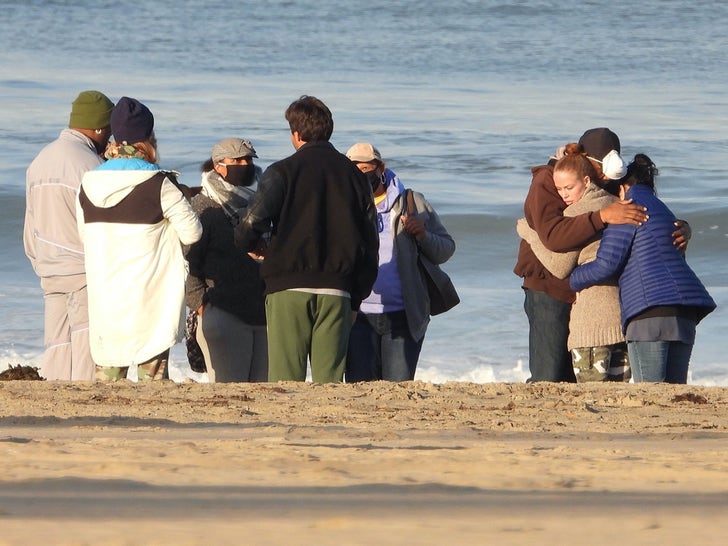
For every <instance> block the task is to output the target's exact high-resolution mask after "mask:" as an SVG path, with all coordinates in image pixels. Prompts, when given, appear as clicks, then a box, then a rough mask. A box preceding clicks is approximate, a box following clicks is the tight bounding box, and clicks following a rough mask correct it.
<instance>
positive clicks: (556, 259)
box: [516, 218, 579, 279]
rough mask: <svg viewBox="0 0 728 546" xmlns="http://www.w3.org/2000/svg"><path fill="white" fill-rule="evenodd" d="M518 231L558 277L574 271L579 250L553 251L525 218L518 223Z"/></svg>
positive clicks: (564, 276) (541, 260)
mask: <svg viewBox="0 0 728 546" xmlns="http://www.w3.org/2000/svg"><path fill="white" fill-rule="evenodd" d="M516 231H517V232H518V235H520V236H521V238H522V239H523V240H525V241H526V242H527V243H528V244H529V245H530V246H531V250H533V253H534V254H535V255H536V258H538V261H539V262H541V263H542V264H543V266H544V267H545V268H546V269H548V271H549V272H550V273H551V274H552V275H553V276H554V277H556V278H558V279H565V278H566V277H568V276H569V273H571V272H572V271H573V269H574V268H575V267H576V264H577V262H578V260H579V251H578V250H571V251H568V252H551V251H550V250H549V249H547V248H546V247H545V246H544V244H543V243H542V242H541V239H539V238H538V234H537V233H536V231H535V230H533V229H531V226H529V225H528V222H527V221H526V219H525V218H520V219H519V220H518V222H517V223H516Z"/></svg>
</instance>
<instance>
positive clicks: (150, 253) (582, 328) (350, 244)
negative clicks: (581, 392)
mask: <svg viewBox="0 0 728 546" xmlns="http://www.w3.org/2000/svg"><path fill="white" fill-rule="evenodd" d="M285 119H286V121H287V122H288V126H289V129H290V135H291V143H292V145H293V147H294V149H295V152H294V153H293V154H292V155H290V156H289V157H287V158H285V159H282V160H280V161H277V162H274V163H273V164H271V165H270V166H269V167H268V168H267V169H266V170H265V171H262V169H261V168H260V167H258V166H257V165H255V163H254V160H255V158H257V157H258V155H257V152H256V150H255V148H254V146H253V144H252V143H251V142H250V141H249V140H245V139H240V138H232V137H231V138H225V139H223V140H221V141H219V142H217V143H216V144H215V145H214V146H213V147H212V151H211V154H210V157H209V159H207V160H206V161H205V162H204V163H203V164H202V176H201V182H200V185H199V186H194V187H190V186H187V185H182V184H180V182H179V181H178V176H179V173H176V172H174V171H169V170H164V169H162V168H161V167H160V166H159V165H158V151H157V140H156V137H155V133H154V116H153V114H152V112H151V111H150V110H149V108H147V106H146V105H144V104H143V103H141V102H140V101H139V100H137V99H134V98H130V97H122V98H121V99H119V101H118V102H117V103H116V104H114V103H113V102H112V101H111V100H110V99H109V98H108V97H106V96H105V95H104V94H103V93H100V92H98V91H84V92H82V93H80V94H79V95H78V97H77V98H76V100H74V101H73V103H72V109H71V114H70V119H69V124H68V128H67V129H63V131H61V134H60V135H59V137H58V138H57V139H56V140H55V141H53V142H52V143H51V144H49V145H47V146H46V147H45V148H44V149H43V150H41V152H40V153H39V154H38V156H37V157H36V158H35V159H34V160H33V162H32V163H31V164H30V166H29V167H28V170H27V174H26V190H27V200H26V214H25V226H24V233H23V241H24V246H25V251H26V254H27V256H28V258H29V259H30V261H31V264H32V266H33V268H34V270H35V272H36V273H37V274H38V276H39V277H40V280H41V287H42V288H43V291H44V299H45V329H44V343H45V351H44V354H43V358H42V362H41V373H42V375H43V376H44V377H45V378H46V379H57V380H87V381H91V380H118V379H123V378H126V377H127V374H128V371H129V370H130V369H131V368H134V369H136V371H137V377H138V379H139V380H141V381H144V380H155V379H163V378H167V377H168V373H169V372H168V359H169V350H170V348H171V347H172V346H173V345H174V344H175V343H177V342H178V341H179V340H180V339H181V336H182V333H183V332H184V331H185V328H186V327H187V332H188V336H189V338H188V342H189V343H190V346H193V347H194V349H195V350H196V351H197V353H198V355H197V356H198V357H199V359H200V360H202V361H203V362H204V370H205V371H207V372H208V376H209V379H210V381H217V382H231V381H287V380H291V381H303V380H305V378H306V376H307V371H308V366H309V364H310V371H311V377H312V379H313V381H315V382H340V381H343V380H344V379H346V381H349V382H355V381H371V380H382V379H383V380H391V381H406V380H412V379H413V378H414V376H415V370H416V366H417V361H418V359H419V354H420V351H421V349H422V343H423V340H424V337H425V333H426V330H427V326H428V322H429V318H430V300H429V295H428V289H427V286H426V283H425V279H424V277H423V275H422V273H421V271H420V268H419V266H418V258H419V257H420V255H421V256H424V257H425V258H426V259H428V260H429V261H431V262H432V263H434V264H441V263H444V262H445V261H447V260H448V259H449V258H450V257H451V256H452V255H453V253H454V251H455V242H454V240H453V238H452V237H451V236H450V234H449V233H448V232H447V230H446V229H445V227H444V226H443V224H442V222H441V221H440V218H439V216H438V215H437V212H436V211H435V210H434V209H433V208H432V206H431V205H430V203H429V202H428V201H427V200H426V199H425V198H424V196H423V195H422V194H421V193H418V192H411V191H408V190H406V189H405V186H404V185H403V184H402V182H401V181H400V179H399V177H398V176H397V175H396V174H395V173H394V172H393V171H392V170H390V169H389V168H387V166H386V163H385V162H384V160H383V159H382V155H381V153H380V152H379V150H378V149H377V148H376V147H374V146H373V145H372V144H371V143H368V142H359V143H356V144H354V145H352V146H351V148H349V150H348V151H347V152H346V154H342V153H340V152H339V151H337V150H336V149H335V148H334V146H333V145H332V144H331V142H330V138H331V135H332V132H333V128H334V123H333V116H332V114H331V111H330V110H329V108H328V107H327V106H326V105H325V104H324V103H323V102H322V101H321V100H319V99H317V98H316V97H312V96H305V95H304V96H302V97H300V98H299V99H297V100H295V101H293V102H292V103H291V104H290V105H289V107H288V108H287V110H286V111H285ZM112 137H113V139H112ZM620 153H621V146H620V141H619V138H618V136H617V135H616V134H615V133H614V132H612V131H610V130H609V129H607V128H604V127H600V128H595V129H590V130H588V131H586V132H585V133H584V134H583V135H582V136H581V138H580V139H579V141H578V142H571V143H569V144H567V145H565V146H562V147H560V148H559V149H558V150H557V152H556V154H555V155H554V156H553V157H552V158H551V159H550V161H549V162H548V164H546V165H542V166H539V167H536V168H534V169H533V180H532V183H531V187H530V189H529V192H528V195H527V197H526V201H525V205H524V211H525V217H524V218H522V219H520V220H519V221H518V223H517V231H518V234H519V235H520V236H521V238H522V240H521V244H520V249H519V255H518V261H517V264H516V267H515V269H514V272H515V273H516V274H517V275H518V276H520V277H522V278H523V288H524V291H525V303H524V309H525V311H526V315H527V317H528V322H529V368H530V372H531V377H530V378H529V381H570V382H574V381H630V379H631V380H633V381H636V382H640V381H649V382H662V381H666V382H673V383H685V382H686V381H687V373H688V366H689V361H690V354H691V350H692V347H693V344H694V340H695V330H696V325H697V324H698V323H699V322H700V320H701V319H702V318H703V317H705V316H706V315H707V314H708V313H710V312H711V311H712V310H713V309H714V308H715V303H714V301H713V300H712V298H711V297H710V295H709V294H708V292H707V291H706V289H705V287H704V286H703V285H702V284H701V282H700V280H699V279H698V278H697V276H696V275H695V274H694V272H693V271H692V270H691V269H690V267H689V266H688V265H687V262H686V260H685V250H686V247H687V243H688V240H689V238H690V228H689V225H688V224H687V222H684V221H681V220H677V219H676V218H675V216H674V215H673V213H672V212H671V211H670V210H669V209H668V208H667V207H666V206H665V205H664V203H663V202H662V201H660V200H659V199H658V198H657V197H656V191H655V177H656V176H657V173H658V170H657V168H656V166H655V165H654V163H653V162H652V160H651V159H650V158H649V157H648V156H646V155H645V154H637V155H636V156H635V157H634V160H633V161H632V162H631V163H630V164H629V165H627V166H625V163H624V161H623V160H622V158H621V156H620ZM410 203H411V204H410ZM185 307H188V308H189V310H190V311H189V315H188V316H187V320H185V313H184V310H185Z"/></svg>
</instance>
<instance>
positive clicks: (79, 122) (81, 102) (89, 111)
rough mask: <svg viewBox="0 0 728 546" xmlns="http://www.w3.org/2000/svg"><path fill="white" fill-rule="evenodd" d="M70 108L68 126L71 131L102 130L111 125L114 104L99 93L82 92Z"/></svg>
mask: <svg viewBox="0 0 728 546" xmlns="http://www.w3.org/2000/svg"><path fill="white" fill-rule="evenodd" d="M72 104H73V106H72V108H71V118H70V119H69V121H68V126H69V127H71V128H73V129H103V128H105V127H108V126H109V125H110V123H111V110H113V108H114V103H113V102H111V101H110V100H109V97H107V96H106V95H104V94H103V93H101V92H99V91H82V92H81V93H79V95H78V97H76V100H75V101H73V103H72Z"/></svg>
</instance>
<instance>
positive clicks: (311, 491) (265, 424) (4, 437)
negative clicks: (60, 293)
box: [0, 381, 728, 544]
mask: <svg viewBox="0 0 728 546" xmlns="http://www.w3.org/2000/svg"><path fill="white" fill-rule="evenodd" d="M0 407H1V408H2V410H0V411H2V416H1V417H0V453H2V461H3V473H2V477H1V478H0V525H1V526H2V533H1V534H0V543H1V544H494V543H498V544H533V543H541V544H565V543H570V544H614V543H615V541H621V542H624V543H627V544H684V543H686V542H688V541H690V542H693V543H700V544H718V543H723V541H724V537H725V535H726V533H727V532H728V520H727V519H726V518H725V514H726V510H727V509H728V456H726V452H728V391H727V390H726V389H725V388H717V387H712V388H708V387H696V386H685V385H683V386H669V385H622V384H591V385H565V384H535V385H525V384H472V383H447V384H442V385H435V384H429V383H422V382H411V383H399V384H392V383H384V382H377V383H367V384H355V385H341V384H335V385H320V384H311V383H303V384H301V383H279V384H258V385H252V384H227V385H223V384H214V385H210V384H194V383H185V384H176V383H172V382H167V381H165V382H159V383H156V384H134V383H128V382H124V383H117V384H100V383H95V384H90V383H89V384H64V383H48V382H40V381H8V382H1V383H0Z"/></svg>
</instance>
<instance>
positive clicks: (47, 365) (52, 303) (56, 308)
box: [40, 286, 96, 381]
mask: <svg viewBox="0 0 728 546" xmlns="http://www.w3.org/2000/svg"><path fill="white" fill-rule="evenodd" d="M44 300H45V333H44V344H45V352H44V353H43V359H42V360H41V364H40V373H41V375H42V376H43V377H45V378H46V379H48V380H63V381H93V380H94V375H95V373H96V364H95V363H94V361H93V359H92V358H91V350H90V348H89V341H88V295H87V293H86V287H85V286H84V287H83V288H81V289H79V290H75V291H73V292H48V293H46V294H45V295H44Z"/></svg>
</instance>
